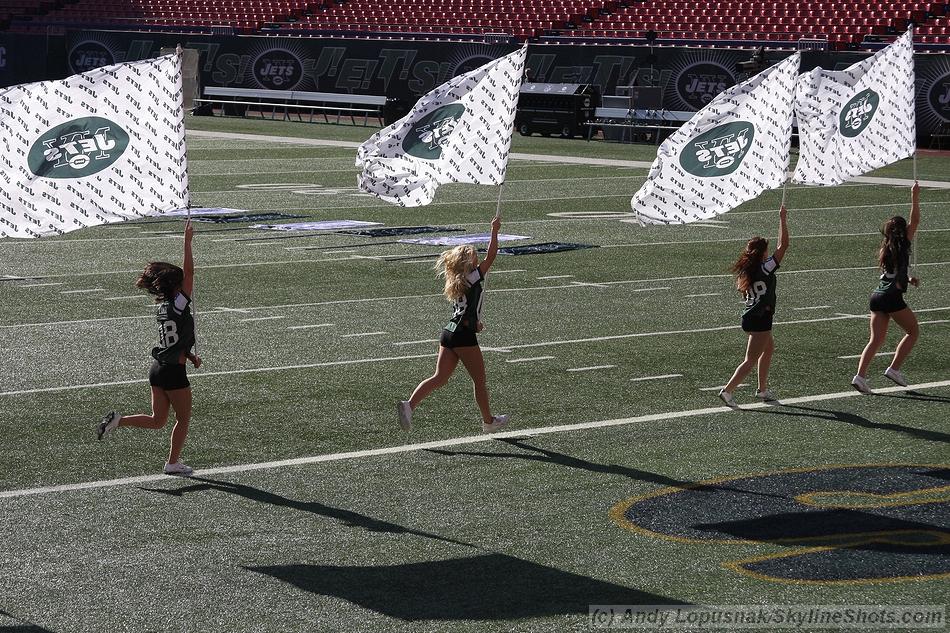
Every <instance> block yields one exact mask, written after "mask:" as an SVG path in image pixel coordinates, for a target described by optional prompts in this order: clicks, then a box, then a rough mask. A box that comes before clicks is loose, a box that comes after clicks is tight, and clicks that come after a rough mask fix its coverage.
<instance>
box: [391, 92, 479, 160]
mask: <svg viewBox="0 0 950 633" xmlns="http://www.w3.org/2000/svg"><path fill="white" fill-rule="evenodd" d="M463 114H465V106H463V105H462V104H461V103H452V104H449V105H447V106H442V107H441V108H439V109H437V110H436V111H435V112H431V113H429V114H427V115H425V116H424V117H422V118H421V119H419V122H418V123H416V124H415V125H414V126H413V127H412V130H410V131H409V133H408V134H406V138H405V140H403V142H402V148H403V149H404V150H405V151H406V153H407V154H410V155H412V156H415V157H416V158H425V159H426V160H438V159H439V158H441V157H442V150H443V149H445V148H446V147H447V146H448V144H449V138H451V136H452V133H453V132H454V131H455V128H456V127H457V126H458V122H459V119H461V118H462V115H463Z"/></svg>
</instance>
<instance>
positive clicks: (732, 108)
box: [630, 53, 799, 224]
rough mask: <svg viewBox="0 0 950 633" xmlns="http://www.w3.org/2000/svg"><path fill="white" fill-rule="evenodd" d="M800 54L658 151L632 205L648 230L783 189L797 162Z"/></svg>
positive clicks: (739, 88)
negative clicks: (790, 166)
mask: <svg viewBox="0 0 950 633" xmlns="http://www.w3.org/2000/svg"><path fill="white" fill-rule="evenodd" d="M798 64H799V54H798V53H795V54H793V55H790V56H789V57H787V58H786V59H785V60H783V61H781V62H779V63H778V64H775V65H774V66H772V67H771V68H768V69H766V70H764V71H762V72H761V73H759V74H758V75H756V76H754V77H751V78H749V79H747V80H746V81H744V82H742V83H741V84H739V85H736V86H732V87H731V88H728V89H726V90H725V91H723V92H722V93H720V94H719V95H717V96H716V97H715V98H714V99H713V100H712V101H711V102H710V103H709V105H707V106H706V107H705V108H703V109H702V110H700V111H699V112H697V113H696V114H695V115H694V116H693V118H692V119H690V120H689V121H687V122H686V123H685V124H684V125H683V126H682V127H681V128H680V129H678V130H677V131H676V132H674V133H673V134H672V135H670V137H669V138H667V139H666V140H665V141H664V142H663V144H662V145H660V148H659V149H658V150H657V153H656V160H655V161H653V165H652V166H651V167H650V173H649V175H648V176H647V180H646V182H644V183H643V186H642V187H640V190H639V191H637V193H636V194H634V196H633V199H632V200H631V201H630V207H631V209H632V210H633V212H634V213H635V214H636V216H637V218H638V220H639V221H640V222H641V223H642V224H685V223H687V222H696V221H698V220H705V219H709V218H712V217H715V216H717V215H719V214H721V213H725V212H726V211H729V210H730V209H734V208H736V207H737V206H739V205H740V204H742V203H743V202H745V201H747V200H752V199H753V198H755V197H757V196H758V195H759V194H761V193H762V192H763V191H767V190H769V189H774V188H775V187H780V186H781V185H782V184H783V183H784V182H785V181H786V180H787V174H788V163H789V158H790V156H791V135H792V114H793V109H792V105H793V102H794V95H795V82H796V80H797V78H798Z"/></svg>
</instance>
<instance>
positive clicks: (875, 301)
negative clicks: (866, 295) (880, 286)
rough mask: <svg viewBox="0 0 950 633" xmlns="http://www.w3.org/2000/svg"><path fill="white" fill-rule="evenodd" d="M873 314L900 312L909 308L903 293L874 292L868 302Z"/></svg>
mask: <svg viewBox="0 0 950 633" xmlns="http://www.w3.org/2000/svg"><path fill="white" fill-rule="evenodd" d="M868 303H869V306H868V307H869V308H870V309H871V312H887V313H888V314H890V313H891V312H900V311H901V310H903V309H904V308H906V307H907V303H906V302H905V301H904V293H903V292H872V293H871V300H870V301H869V302H868Z"/></svg>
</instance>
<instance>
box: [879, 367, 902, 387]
mask: <svg viewBox="0 0 950 633" xmlns="http://www.w3.org/2000/svg"><path fill="white" fill-rule="evenodd" d="M884 375H885V376H887V377H888V378H890V379H891V380H893V381H894V382H896V383H897V384H899V385H900V386H901V387H906V386H907V379H906V378H904V374H902V373H901V371H900V370H899V369H894V368H893V367H888V368H887V369H885V370H884Z"/></svg>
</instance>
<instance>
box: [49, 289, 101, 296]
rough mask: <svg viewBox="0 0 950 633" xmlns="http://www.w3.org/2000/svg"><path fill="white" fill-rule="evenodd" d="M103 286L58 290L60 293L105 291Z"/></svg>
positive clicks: (75, 293)
mask: <svg viewBox="0 0 950 633" xmlns="http://www.w3.org/2000/svg"><path fill="white" fill-rule="evenodd" d="M105 291H106V289H105V288H85V289H83V290H60V291H59V294H61V295H77V294H83V293H87V292H105Z"/></svg>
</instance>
